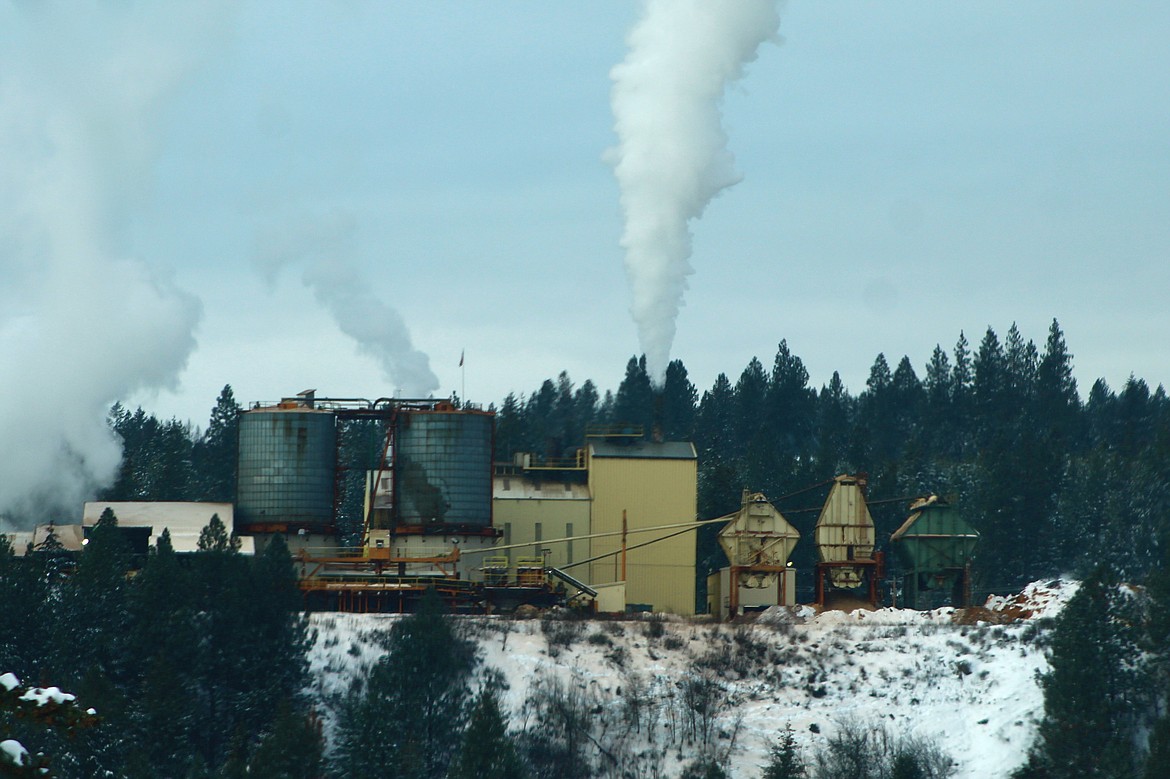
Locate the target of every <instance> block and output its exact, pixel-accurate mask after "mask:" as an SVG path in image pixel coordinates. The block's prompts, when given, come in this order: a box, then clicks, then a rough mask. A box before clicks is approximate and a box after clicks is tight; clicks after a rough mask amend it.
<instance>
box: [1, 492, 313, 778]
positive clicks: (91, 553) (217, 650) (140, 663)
mask: <svg viewBox="0 0 1170 779" xmlns="http://www.w3.org/2000/svg"><path fill="white" fill-rule="evenodd" d="M204 539H205V540H206V543H204ZM62 562H63V563H64V565H61V564H60V563H62ZM128 567H129V555H128V554H127V550H126V548H125V547H124V546H123V543H122V537H121V535H120V533H119V531H118V529H117V517H116V516H115V515H114V513H113V512H111V511H109V510H108V509H107V510H106V512H104V513H103V515H102V517H101V518H100V520H99V521H98V523H97V524H96V525H95V526H94V528H93V529H92V531H91V532H90V535H89V540H88V543H87V544H86V545H85V547H84V550H83V551H82V552H81V553H80V554H79V555H76V556H75V558H73V557H64V558H62V557H61V555H59V554H58V553H56V552H54V551H53V550H52V549H48V548H46V549H39V550H34V551H32V552H30V553H28V554H26V555H25V556H24V557H16V556H15V555H14V554H13V550H12V548H11V545H10V544H8V543H7V541H6V540H5V537H4V536H0V667H2V668H3V669H4V672H6V673H13V674H15V675H16V676H17V677H18V678H19V679H21V680H22V681H24V682H25V683H27V684H35V685H39V686H49V685H51V686H55V687H59V688H61V689H66V690H69V691H70V692H72V693H74V694H76V695H77V696H78V699H79V700H80V701H83V702H84V704H85V706H86V707H93V708H94V709H96V712H97V713H96V716H95V722H96V724H94V725H93V726H91V727H86V728H82V729H77V730H76V731H75V732H70V733H68V734H67V736H66V735H65V734H62V733H61V732H60V731H58V730H53V729H46V728H44V727H42V726H40V725H39V723H37V722H35V721H25V720H16V721H10V722H6V721H2V720H0V731H4V732H5V733H7V734H10V737H13V738H16V739H17V740H19V741H20V742H21V743H22V744H24V746H25V747H26V748H28V749H29V751H30V752H32V753H34V754H36V753H40V752H43V753H45V754H46V755H48V756H50V764H49V767H50V768H51V770H52V773H53V775H54V776H61V777H91V776H126V777H131V778H136V777H157V776H175V777H188V776H226V775H232V774H231V770H229V769H230V768H231V766H232V765H234V764H238V765H241V766H247V767H248V770H249V775H252V776H264V775H269V776H273V775H282V776H295V774H284V773H279V772H275V773H274V772H273V771H274V770H275V769H273V770H269V769H268V768H267V766H269V764H273V765H278V766H279V765H280V764H281V763H280V761H281V760H283V759H284V758H283V755H284V754H285V753H287V752H288V751H289V750H290V749H296V750H298V754H299V755H301V756H302V757H303V758H304V762H305V764H307V765H313V762H312V758H313V754H314V750H315V754H316V755H317V758H316V759H317V763H318V764H319V763H320V752H321V749H322V745H321V743H320V734H319V733H317V731H316V728H315V725H314V724H313V721H312V719H311V718H310V709H309V707H308V702H307V701H306V700H305V699H304V698H303V691H304V689H305V684H306V681H307V675H308V665H307V660H306V655H307V651H308V643H309V636H308V629H307V623H306V621H305V618H304V616H303V615H302V614H301V613H300V611H299V609H300V590H299V588H298V587H297V583H296V573H295V570H294V568H293V564H292V558H291V557H290V555H289V553H288V549H287V547H285V545H284V544H283V542H282V540H281V539H280V537H279V536H277V537H276V538H275V540H273V541H272V542H271V543H269V544H268V545H267V546H266V547H265V548H264V550H263V552H262V553H261V554H259V555H257V556H255V557H252V556H243V555H241V554H240V553H239V552H238V545H237V544H234V543H233V542H232V540H231V538H230V537H229V536H228V534H227V531H226V529H225V528H224V526H223V523H222V522H218V518H213V521H212V522H211V523H210V524H209V525H208V528H207V529H206V530H205V532H204V534H203V539H201V543H200V550H199V551H198V552H197V553H195V554H192V555H186V556H184V557H183V558H181V559H180V558H179V557H178V556H176V554H175V552H174V549H173V548H172V547H171V543H170V536H169V534H168V533H167V532H165V531H164V532H163V533H162V534H161V536H160V538H159V541H158V543H157V544H156V546H155V547H154V548H153V549H152V551H151V552H150V554H149V556H148V558H147V561H146V564H145V566H144V567H143V568H142V570H141V571H140V572H138V574H137V575H134V576H129V575H128V573H127V571H128ZM282 739H283V740H284V742H285V743H281V740H282ZM289 742H291V743H289ZM262 747H263V748H262ZM266 771H268V772H267V773H266ZM241 775H242V774H241ZM310 775H311V774H310Z"/></svg>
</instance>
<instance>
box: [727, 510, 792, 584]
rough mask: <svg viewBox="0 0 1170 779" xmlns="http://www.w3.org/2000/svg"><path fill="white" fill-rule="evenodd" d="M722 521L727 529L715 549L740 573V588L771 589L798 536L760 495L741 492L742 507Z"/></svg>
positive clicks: (782, 516) (786, 563)
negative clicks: (725, 523)
mask: <svg viewBox="0 0 1170 779" xmlns="http://www.w3.org/2000/svg"><path fill="white" fill-rule="evenodd" d="M725 518H726V519H727V525H725V526H724V527H723V529H722V530H720V531H719V545H720V546H722V547H723V551H724V553H726V554H727V559H728V561H729V562H730V563H731V567H732V568H733V569H740V570H739V571H738V573H739V577H738V578H739V584H740V586H742V587H748V588H763V587H768V586H771V585H772V584H773V583H774V582H775V581H776V577H777V575H778V574H779V572H780V571H781V570H783V569H784V568H785V567H786V566H787V565H788V557H789V555H791V554H792V550H793V548H794V547H795V546H796V542H797V541H799V540H800V532H799V531H797V529H796V528H794V527H793V526H792V525H790V524H788V520H786V519H784V515H782V514H781V513H780V512H779V511H777V510H776V507H775V506H773V505H772V504H771V503H769V502H768V498H767V497H765V496H764V494H763V493H762V492H748V491H747V490H744V493H743V506H742V507H741V508H740V510H739V511H737V512H735V513H734V514H728V515H727V517H725Z"/></svg>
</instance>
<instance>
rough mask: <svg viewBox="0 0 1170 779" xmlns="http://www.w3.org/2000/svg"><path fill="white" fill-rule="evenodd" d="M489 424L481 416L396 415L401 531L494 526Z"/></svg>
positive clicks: (450, 412) (489, 418) (487, 416)
mask: <svg viewBox="0 0 1170 779" xmlns="http://www.w3.org/2000/svg"><path fill="white" fill-rule="evenodd" d="M492 424H493V415H492V414H491V413H490V412H484V411H469V410H456V409H453V408H438V409H435V410H426V411H404V412H400V413H399V414H398V416H397V418H396V421H395V426H396V428H395V437H394V448H395V452H394V485H395V490H396V495H395V501H394V502H395V504H396V507H395V511H396V519H397V523H398V525H399V526H403V525H405V526H416V527H425V528H433V529H435V530H436V531H441V530H442V529H445V528H446V529H450V528H467V529H473V528H486V527H490V526H491V523H492Z"/></svg>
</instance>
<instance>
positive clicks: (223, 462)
mask: <svg viewBox="0 0 1170 779" xmlns="http://www.w3.org/2000/svg"><path fill="white" fill-rule="evenodd" d="M240 410H241V409H240V404H239V403H237V402H236V397H235V394H234V393H233V392H232V385H230V384H225V385H224V388H223V389H222V390H221V391H220V393H219V397H218V398H216V401H215V406H214V407H213V408H212V409H211V419H210V421H209V423H208V425H207V432H206V433H204V435H203V436H202V438H201V439H200V440H199V443H198V444H197V445H196V447H195V467H196V469H197V471H198V473H197V474H196V476H195V481H196V482H197V484H198V487H197V490H196V491H197V494H198V498H199V500H206V501H214V502H220V503H230V502H231V501H233V500H235V496H236V465H237V462H238V459H239V452H238V437H239V430H240V423H239V415H240Z"/></svg>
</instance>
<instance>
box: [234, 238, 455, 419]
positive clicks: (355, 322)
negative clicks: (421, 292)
mask: <svg viewBox="0 0 1170 779" xmlns="http://www.w3.org/2000/svg"><path fill="white" fill-rule="evenodd" d="M355 234H356V226H355V224H354V223H353V221H352V220H351V219H349V218H347V217H344V216H333V217H329V218H323V219H316V220H312V219H304V220H298V221H297V222H296V224H295V225H294V226H291V227H285V228H281V229H280V230H273V231H269V232H268V233H267V234H265V235H262V236H261V237H260V239H259V241H258V246H257V252H256V265H257V267H258V268H259V270H260V271H261V273H262V274H264V276H265V277H266V278H267V279H268V280H269V282H272V281H274V280H275V278H276V275H277V274H278V273H279V272H280V270H281V269H282V268H284V267H285V266H287V265H290V264H294V263H295V264H303V265H304V268H305V269H304V274H303V276H302V278H303V279H304V282H305V284H306V285H308V286H309V287H310V288H311V289H312V290H313V294H314V296H315V297H316V298H317V301H318V302H319V303H320V304H321V305H322V306H324V307H325V308H326V309H327V310H328V311H329V313H330V314H331V315H332V316H333V319H334V321H335V322H337V326H338V328H340V329H341V331H342V332H343V333H345V334H346V335H348V336H349V337H350V338H352V339H353V340H354V341H356V342H357V347H358V351H360V352H361V353H363V354H366V355H369V356H370V357H373V358H374V359H375V360H376V361H377V362H378V364H379V366H380V367H381V368H382V372H383V374H384V375H385V376H386V379H387V380H388V381H391V382H393V383H394V385H395V386H396V387H397V388H398V389H400V390H401V391H402V392H403V393H404V394H405V395H406V396H407V397H412V398H424V397H429V396H430V395H431V394H432V393H434V391H435V390H437V389H438V388H439V379H438V378H437V377H436V376H435V374H434V373H433V372H432V371H431V366H430V360H429V359H428V358H427V356H426V355H425V354H423V353H422V352H420V351H418V350H417V349H415V348H414V346H413V345H412V342H411V338H410V331H409V330H408V329H407V327H406V323H405V322H404V321H403V320H402V316H401V315H400V314H399V313H398V312H397V311H395V310H394V309H393V308H391V307H390V306H388V305H386V304H385V303H384V302H382V301H381V300H379V299H378V298H377V297H375V296H374V294H373V293H372V292H370V289H369V283H368V281H367V280H366V279H364V278H363V277H362V276H361V275H360V274H359V273H358V271H357V268H356V267H354V265H353V264H352V263H351V262H349V260H348V259H347V258H348V257H349V256H350V255H351V254H352V243H353V241H354V236H355Z"/></svg>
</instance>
